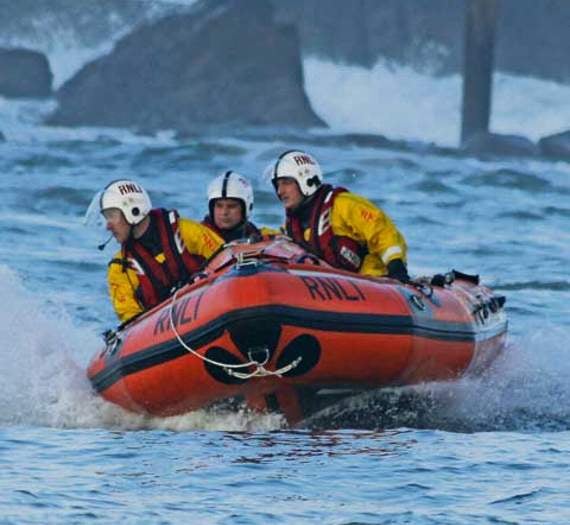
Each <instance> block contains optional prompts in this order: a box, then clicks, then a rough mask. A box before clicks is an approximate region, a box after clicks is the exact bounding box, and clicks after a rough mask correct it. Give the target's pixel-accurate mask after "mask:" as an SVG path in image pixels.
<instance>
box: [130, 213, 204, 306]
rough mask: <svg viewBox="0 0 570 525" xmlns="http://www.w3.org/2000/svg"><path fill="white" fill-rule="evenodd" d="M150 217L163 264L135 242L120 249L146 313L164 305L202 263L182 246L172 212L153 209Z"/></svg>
mask: <svg viewBox="0 0 570 525" xmlns="http://www.w3.org/2000/svg"><path fill="white" fill-rule="evenodd" d="M150 217H151V221H152V222H151V227H154V228H157V229H158V235H159V238H160V248H161V249H162V253H163V254H164V258H165V260H164V262H163V263H159V262H158V261H157V260H156V259H155V257H154V256H153V255H152V253H151V252H150V251H149V250H147V249H146V248H145V247H144V246H143V245H142V244H141V243H140V242H137V241H136V239H131V240H129V241H128V242H127V243H126V244H125V245H124V246H123V258H124V259H126V260H127V261H128V262H129V265H130V267H131V268H132V269H133V270H135V272H137V276H138V278H139V282H140V286H139V288H138V289H137V290H136V295H137V299H138V300H139V301H140V302H141V303H142V305H143V306H144V308H145V309H149V308H152V307H153V306H156V305H157V304H159V303H160V302H162V301H164V300H165V299H166V298H167V297H169V296H170V294H171V293H172V289H173V288H174V287H175V286H177V285H179V284H180V283H183V282H185V281H187V280H188V279H189V278H190V276H191V275H192V274H194V273H196V272H197V271H198V270H200V268H201V267H202V265H203V263H204V262H205V259H204V257H202V256H200V255H195V254H192V253H190V252H189V251H188V249H187V248H186V246H184V243H183V241H182V238H181V237H180V231H179V227H178V219H179V217H178V213H177V212H176V211H175V210H171V211H167V210H164V209H162V208H160V209H154V210H151V212H150Z"/></svg>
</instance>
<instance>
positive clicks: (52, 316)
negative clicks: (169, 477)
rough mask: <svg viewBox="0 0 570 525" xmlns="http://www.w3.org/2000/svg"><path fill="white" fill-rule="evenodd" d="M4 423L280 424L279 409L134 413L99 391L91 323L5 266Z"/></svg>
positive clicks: (0, 278) (0, 277)
mask: <svg viewBox="0 0 570 525" xmlns="http://www.w3.org/2000/svg"><path fill="white" fill-rule="evenodd" d="M0 294H1V296H2V299H3V302H4V304H6V305H8V304H9V305H10V307H9V308H3V309H2V311H1V313H0V341H1V346H0V358H1V360H2V364H3V379H2V382H0V423H1V424H26V425H47V426H54V427H59V428H61V427H66V428H78V427H111V428H120V429H148V428H159V429H168V430H174V431H186V430H196V429H201V430H224V431H231V430H235V431H243V430H273V429H277V428H280V427H282V426H283V419H282V418H281V417H279V416H276V415H262V414H256V413H252V412H248V411H239V412H208V411H203V410H202V411H196V412H192V413H190V414H186V415H183V416H178V417H171V418H151V417H146V416H141V415H136V414H130V413H127V412H125V411H124V410H122V409H120V408H118V407H116V406H114V405H112V404H110V403H108V402H106V401H104V400H102V399H101V398H100V397H99V396H97V395H95V394H94V392H93V391H92V389H91V386H90V384H89V381H88V380H87V377H86V375H85V368H86V364H87V363H88V361H89V359H90V356H91V355H94V354H95V352H96V351H97V350H98V349H99V348H100V346H101V341H100V339H99V337H98V335H97V333H96V331H95V330H94V329H92V328H86V327H80V326H76V325H74V324H73V322H72V320H71V319H70V318H69V317H68V316H67V315H66V314H65V312H64V311H63V310H62V309H60V308H57V306H55V307H54V306H53V305H52V306H51V307H49V308H48V307H47V306H46V304H45V303H44V301H42V299H41V298H39V297H35V296H34V295H33V294H32V293H31V291H29V290H27V289H26V288H25V286H24V285H23V282H22V280H21V278H20V277H19V276H18V275H17V274H16V273H15V272H13V271H12V270H11V269H10V268H8V267H6V266H3V265H0Z"/></svg>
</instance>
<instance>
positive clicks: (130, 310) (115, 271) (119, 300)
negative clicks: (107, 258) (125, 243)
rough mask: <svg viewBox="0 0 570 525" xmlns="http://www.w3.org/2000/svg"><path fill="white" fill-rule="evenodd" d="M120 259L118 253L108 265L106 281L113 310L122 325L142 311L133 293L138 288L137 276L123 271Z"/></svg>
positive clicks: (129, 270) (131, 272)
mask: <svg viewBox="0 0 570 525" xmlns="http://www.w3.org/2000/svg"><path fill="white" fill-rule="evenodd" d="M120 257H121V253H120V252H119V253H118V254H117V255H116V257H115V258H114V259H113V260H112V261H111V262H110V263H109V267H108V269H107V281H108V284H109V296H110V297H111V303H112V305H113V308H114V309H115V312H116V314H117V317H118V318H119V320H120V321H121V323H124V322H125V321H128V320H129V319H131V318H133V317H134V316H135V315H137V314H140V313H141V312H142V311H143V310H144V309H143V307H142V305H141V304H140V303H139V302H138V301H137V299H136V296H135V291H136V289H137V288H138V286H139V279H138V277H137V274H136V273H135V272H134V270H132V269H130V268H125V269H123V265H122V263H121V262H120Z"/></svg>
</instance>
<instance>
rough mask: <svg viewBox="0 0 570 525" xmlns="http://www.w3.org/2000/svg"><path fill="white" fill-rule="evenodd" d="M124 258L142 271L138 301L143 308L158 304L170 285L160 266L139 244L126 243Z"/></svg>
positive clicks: (133, 242)
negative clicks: (129, 258) (140, 300)
mask: <svg viewBox="0 0 570 525" xmlns="http://www.w3.org/2000/svg"><path fill="white" fill-rule="evenodd" d="M124 254H125V258H127V257H131V258H132V259H134V261H135V263H136V264H138V265H139V266H140V268H141V270H142V273H143V275H144V277H145V278H140V279H139V281H140V286H141V289H142V294H141V295H140V299H142V302H143V303H144V305H145V307H147V308H148V307H149V306H153V305H155V304H157V303H158V302H160V300H161V298H162V297H163V296H164V295H165V292H164V291H165V290H169V289H170V288H171V287H172V285H171V281H170V279H169V278H168V276H167V275H166V272H165V271H164V268H163V267H162V265H161V264H160V263H159V262H158V261H157V260H156V259H155V258H154V256H153V255H152V253H150V252H149V251H148V250H147V249H146V248H145V247H144V246H143V245H142V244H141V243H139V242H136V241H131V242H128V244H127V246H126V247H125V250H124ZM139 273H140V272H139Z"/></svg>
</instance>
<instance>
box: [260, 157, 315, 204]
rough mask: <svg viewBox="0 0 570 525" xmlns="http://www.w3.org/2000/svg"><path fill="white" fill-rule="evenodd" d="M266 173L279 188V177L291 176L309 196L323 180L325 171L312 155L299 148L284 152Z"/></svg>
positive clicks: (305, 194)
mask: <svg viewBox="0 0 570 525" xmlns="http://www.w3.org/2000/svg"><path fill="white" fill-rule="evenodd" d="M266 174H267V175H268V176H269V177H270V178H271V182H272V183H273V186H274V187H275V188H277V179H284V178H291V179H295V180H296V181H297V184H298V185H299V189H300V190H301V193H302V194H303V195H304V196H305V197H309V196H310V195H312V194H313V193H315V192H316V191H317V189H318V187H319V186H320V185H321V184H322V182H323V172H322V171H321V167H320V166H319V163H318V162H317V161H316V160H315V158H314V157H313V156H312V155H309V154H308V153H305V152H304V151H299V150H289V151H285V152H284V153H282V154H281V155H280V156H279V158H278V159H277V160H276V161H275V163H274V164H271V165H269V167H268V168H267V172H266Z"/></svg>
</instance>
